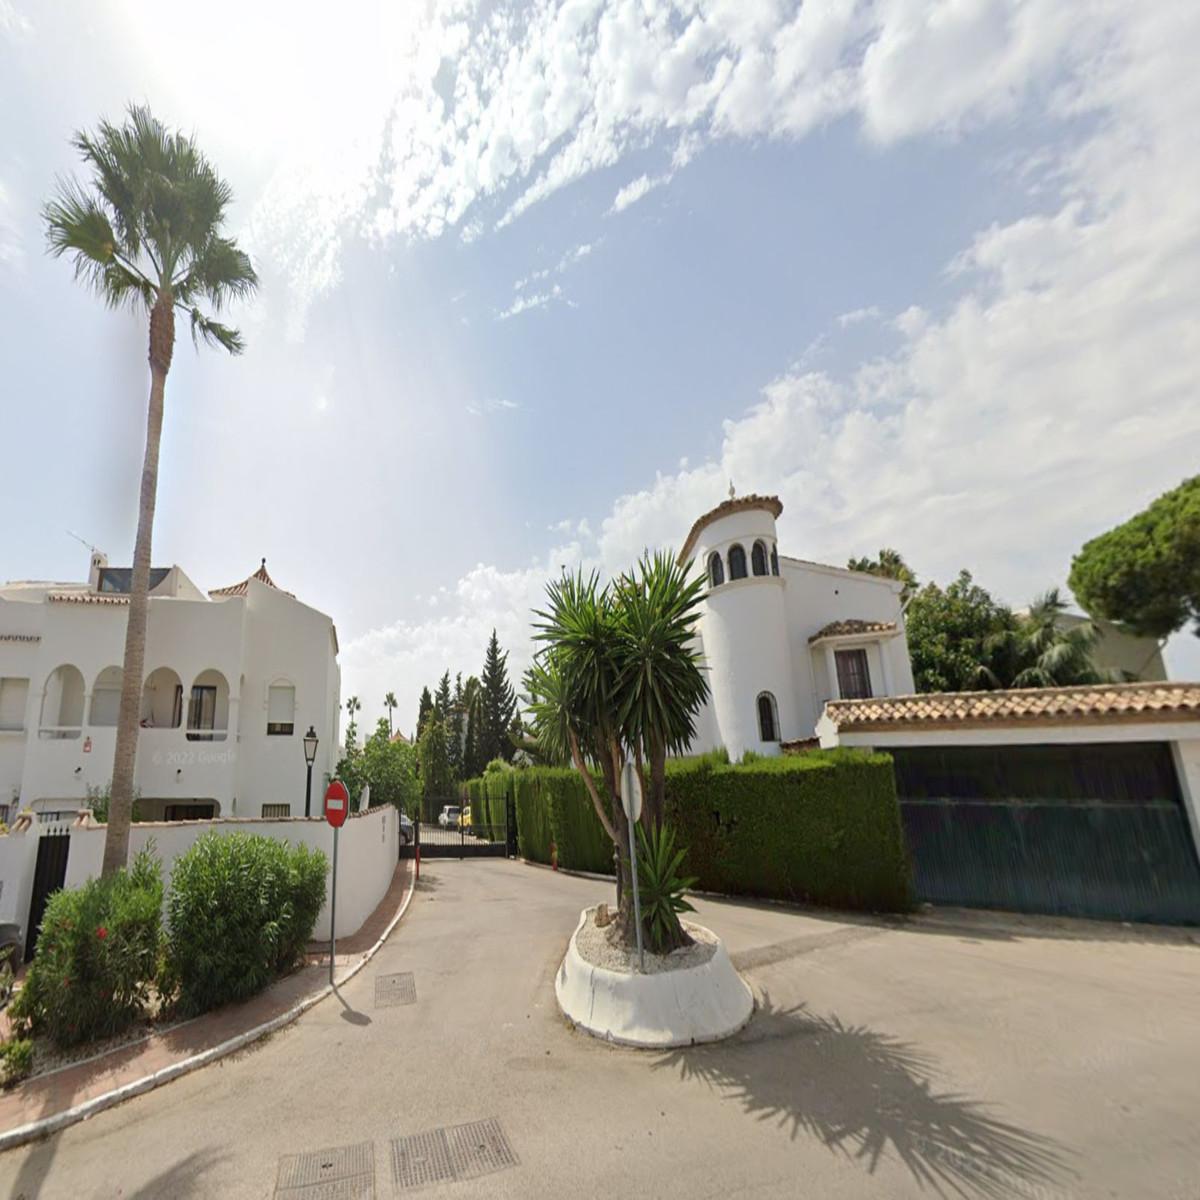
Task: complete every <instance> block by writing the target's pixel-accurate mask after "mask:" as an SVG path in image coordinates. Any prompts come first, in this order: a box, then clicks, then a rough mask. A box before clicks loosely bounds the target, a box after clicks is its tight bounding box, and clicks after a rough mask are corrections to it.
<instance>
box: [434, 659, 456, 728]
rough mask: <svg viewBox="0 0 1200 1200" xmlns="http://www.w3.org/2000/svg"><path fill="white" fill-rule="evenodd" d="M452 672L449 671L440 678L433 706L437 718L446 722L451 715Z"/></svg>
mask: <svg viewBox="0 0 1200 1200" xmlns="http://www.w3.org/2000/svg"><path fill="white" fill-rule="evenodd" d="M451 703H452V701H451V698H450V672H449V671H447V672H446V673H445V674H444V675H443V676H442V677H441V679H439V680H438V686H437V691H436V692H434V694H433V708H434V711H435V712H436V713H437V719H438V720H439V721H441V722H443V723H444V722H446V721H447V720H448V719H449V717H450V705H451Z"/></svg>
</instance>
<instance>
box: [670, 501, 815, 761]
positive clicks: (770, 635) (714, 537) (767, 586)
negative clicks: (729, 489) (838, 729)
mask: <svg viewBox="0 0 1200 1200" xmlns="http://www.w3.org/2000/svg"><path fill="white" fill-rule="evenodd" d="M782 511H783V504H782V503H781V502H780V500H779V497H778V496H753V495H751V496H737V497H734V496H732V495H731V496H730V498H729V499H728V500H726V501H725V502H724V503H722V504H718V505H717V507H716V508H714V509H712V510H711V511H710V512H707V513H705V514H704V516H702V517H701V518H700V519H699V520H698V521H697V522H696V523H695V524H694V525H693V526H692V528H691V532H690V533H689V534H688V536H687V539H686V541H685V542H684V544H683V549H682V551H681V552H680V558H681V559H682V560H683V561H685V562H686V561H687V560H688V559H689V558H691V559H694V560H695V564H696V566H697V567H698V568H701V569H703V570H704V572H705V573H706V575H707V577H708V593H707V595H706V597H705V600H704V602H703V604H702V606H701V614H700V622H699V628H700V637H701V639H702V641H703V646H704V659H705V663H706V665H707V667H708V683H709V688H710V690H711V692H712V709H713V716H714V717H715V724H716V731H717V734H718V736H719V738H720V740H721V742H722V743H723V744H724V746H725V748H726V749H727V750H728V751H729V756H730V758H731V759H732V760H734V761H737V760H738V759H740V758H741V757H742V755H743V754H744V753H745V752H746V751H747V750H754V751H755V752H757V753H759V754H778V753H779V752H780V751H779V743H780V741H781V740H787V739H788V738H793V737H796V736H797V735H798V714H797V707H796V690H795V686H796V685H795V674H794V672H793V669H792V649H791V641H790V639H789V637H788V626H787V604H786V592H785V588H786V584H785V583H784V580H783V576H782V575H781V574H780V572H779V551H778V548H777V545H776V533H775V521H776V519H777V518H778V516H779V514H780V513H781V512H782Z"/></svg>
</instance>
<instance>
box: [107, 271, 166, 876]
mask: <svg viewBox="0 0 1200 1200" xmlns="http://www.w3.org/2000/svg"><path fill="white" fill-rule="evenodd" d="M174 348H175V311H174V308H173V305H172V300H171V296H170V295H169V294H168V293H163V294H160V295H159V298H158V300H157V301H156V303H155V305H154V307H153V308H152V309H151V310H150V403H149V408H148V411H147V415H146V454H145V458H144V459H143V461H142V488H141V495H140V498H139V503H138V525H137V539H136V541H135V542H134V546H133V579H132V581H131V583H130V588H129V620H128V622H127V624H126V626H125V661H124V664H123V666H122V675H121V708H120V712H119V713H118V716H117V748H116V752H115V754H114V755H113V773H112V790H111V795H110V799H109V806H108V830H107V832H106V834H105V837H104V862H103V866H102V867H101V872H100V873H101V875H102V876H108V875H112V874H114V873H115V872H117V871H119V870H120V869H121V868H122V867H124V866H125V865H126V863H127V862H128V860H129V823H130V820H131V818H132V816H133V776H134V767H135V765H136V762H137V742H138V727H139V720H140V716H141V708H142V683H143V681H144V677H145V672H146V624H147V618H148V617H149V615H150V554H151V546H152V542H153V539H154V504H155V500H156V498H157V493H158V448H159V442H160V441H161V439H162V423H163V395H164V392H165V389H166V383H167V372H168V371H169V370H170V369H171V355H172V352H173V350H174Z"/></svg>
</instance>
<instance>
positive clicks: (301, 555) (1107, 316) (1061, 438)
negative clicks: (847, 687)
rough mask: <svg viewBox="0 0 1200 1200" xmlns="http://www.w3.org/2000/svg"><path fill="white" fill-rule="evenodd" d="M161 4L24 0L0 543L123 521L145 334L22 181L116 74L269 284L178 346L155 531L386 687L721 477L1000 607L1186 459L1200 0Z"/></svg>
mask: <svg viewBox="0 0 1200 1200" xmlns="http://www.w3.org/2000/svg"><path fill="white" fill-rule="evenodd" d="M158 8H159V9H160V10H162V11H154V12H151V11H147V10H145V9H144V8H143V6H138V5H134V4H132V3H130V4H121V3H116V4H112V5H109V6H105V7H104V9H103V10H100V9H99V8H98V7H96V6H90V5H82V4H69V3H67V4H62V5H54V6H43V5H32V4H24V3H22V2H21V0H0V111H2V112H3V113H4V114H5V116H4V118H3V121H4V137H3V139H2V140H0V320H2V321H3V328H4V329H5V333H6V338H5V345H6V351H7V352H6V354H5V382H4V387H3V393H4V401H3V404H4V413H3V415H4V428H5V432H6V435H7V436H6V438H5V443H6V445H7V446H8V447H10V453H9V455H8V456H7V462H6V469H5V472H4V474H3V478H2V481H0V502H2V503H3V504H4V506H5V511H6V512H8V513H10V514H17V515H19V519H16V520H10V521H9V522H6V527H5V535H4V537H3V539H2V540H0V576H4V577H9V578H12V577H16V578H28V577H55V578H77V577H78V576H79V575H80V573H81V571H82V570H83V566H84V564H85V561H86V559H85V554H86V552H85V551H84V550H83V548H82V547H80V546H79V545H78V544H77V543H75V542H73V541H72V540H71V539H70V538H69V537H68V536H67V535H66V533H65V530H67V529H71V530H74V531H76V532H78V533H79V534H81V535H82V536H84V537H85V538H86V539H88V540H89V541H91V542H94V543H95V544H97V545H99V546H101V547H103V548H105V549H106V550H107V551H108V553H109V555H110V557H111V558H112V559H113V561H125V560H126V559H128V557H129V555H130V551H131V546H132V538H133V521H134V516H135V513H134V506H133V499H134V496H135V495H136V486H137V473H138V469H139V465H140V459H141V452H142V437H143V421H144V410H145V393H146V367H145V328H144V322H143V321H141V320H138V319H135V318H134V317H131V316H130V315H127V314H113V313H109V312H106V311H105V310H103V309H102V308H101V307H100V306H99V304H98V303H97V301H96V300H95V299H94V298H92V297H91V296H89V295H87V294H85V293H84V292H83V291H82V290H81V289H80V288H79V287H78V286H76V285H75V284H74V282H73V281H72V279H71V274H70V270H69V268H68V266H67V265H66V264H65V263H62V262H54V261H53V260H50V259H48V258H47V257H46V256H45V255H44V253H43V251H42V234H41V230H40V227H39V223H38V209H39V206H40V204H41V203H42V201H43V200H44V199H45V197H46V196H47V194H48V193H49V192H50V190H51V188H52V185H53V180H54V177H55V175H56V174H61V173H65V172H70V171H72V170H73V169H74V161H73V157H72V152H71V150H70V147H69V145H68V138H69V136H70V134H71V132H72V131H73V130H75V129H77V128H79V127H86V126H90V125H93V124H94V123H95V121H96V120H97V119H98V118H99V117H100V116H101V115H107V116H111V117H115V116H118V115H119V114H120V112H121V109H122V107H123V106H124V105H125V104H126V103H127V102H128V101H131V100H135V101H147V102H149V103H150V104H151V106H152V107H153V109H154V111H155V112H156V113H157V114H158V115H159V116H160V117H161V118H162V119H164V120H165V121H167V122H169V123H172V124H177V125H180V126H182V127H184V128H186V129H188V130H191V131H193V132H194V133H195V134H196V136H197V138H198V139H199V141H200V143H201V145H202V146H203V147H204V149H205V150H206V151H207V152H208V153H209V155H210V156H211V157H212V158H213V159H214V161H215V162H216V163H217V164H218V165H219V167H220V169H221V171H222V172H223V174H224V175H225V176H226V178H228V180H229V181H230V182H231V184H232V185H233V187H234V189H235V191H236V193H237V197H238V200H237V203H236V205H235V208H234V211H233V214H232V226H233V229H234V231H235V233H236V234H237V236H238V237H239V238H240V239H241V240H242V241H243V242H244V244H245V245H246V246H247V247H248V248H249V249H250V250H251V252H252V254H253V256H254V259H255V263H256V265H257V266H258V268H259V271H260V274H261V276H262V283H263V286H262V288H261V291H260V294H259V296H258V297H257V298H256V300H255V301H254V302H253V303H251V304H249V305H247V306H246V307H245V308H243V309H242V310H240V311H239V312H237V313H236V314H235V316H236V318H237V320H238V322H239V324H240V325H241V327H242V328H243V330H244V332H245V334H246V337H247V341H248V349H247V352H246V354H245V355H244V356H243V357H242V358H240V359H235V360H230V359H228V358H222V357H218V355H217V354H216V353H214V352H211V351H204V352H201V353H200V354H197V353H196V352H195V351H194V350H193V348H192V346H191V344H190V341H189V340H188V339H187V338H186V335H185V336H183V337H181V340H180V343H179V346H178V348H177V352H176V358H175V364H174V367H173V369H172V373H171V377H170V380H169V383H168V400H167V420H166V432H165V434H164V442H163V458H162V473H161V476H160V491H159V509H158V520H157V524H156V533H155V545H156V551H155V558H156V560H157V561H160V562H168V561H171V562H179V563H180V564H181V565H183V566H184V567H185V568H186V569H187V570H188V571H189V572H190V573H191V574H192V575H193V576H194V577H195V578H196V579H197V581H198V582H200V583H201V584H203V585H204V586H208V587H212V586H219V585H221V584H225V583H229V582H232V581H234V580H236V579H238V578H241V577H243V576H244V575H246V574H247V573H248V572H249V571H250V570H252V569H253V568H254V567H255V566H256V565H257V563H258V560H259V558H260V557H262V556H264V555H265V556H266V557H267V560H268V565H269V567H270V570H271V571H272V573H273V574H274V575H275V577H276V579H277V580H278V581H279V582H280V583H281V584H282V585H283V586H285V587H287V588H289V589H290V590H294V591H295V592H297V593H298V594H299V595H300V596H301V597H302V598H303V599H305V600H307V601H309V602H311V603H313V604H315V605H316V606H318V607H320V608H322V609H324V610H325V611H328V612H329V613H331V614H332V615H333V617H334V619H335V620H336V622H337V624H338V628H339V632H340V634H341V639H342V646H343V656H342V657H343V671H344V682H345V688H344V690H345V692H346V694H350V693H351V692H358V693H360V694H361V695H362V697H363V699H364V703H365V706H366V709H367V713H368V714H369V715H371V716H374V715H377V714H378V712H379V711H380V709H381V703H380V702H381V700H382V695H383V692H384V691H385V690H387V689H388V688H392V689H394V690H395V691H396V692H397V694H398V695H399V696H400V698H401V701H402V708H401V712H400V716H401V719H402V720H403V721H405V722H408V723H411V721H412V719H413V718H414V716H415V703H416V695H417V693H418V692H419V689H420V686H421V684H422V683H424V682H426V681H429V682H431V683H432V682H433V681H434V680H435V678H436V676H437V675H438V674H440V672H441V669H442V668H443V667H450V668H451V669H452V670H463V671H464V672H467V671H471V670H475V669H477V668H478V665H479V661H480V659H481V655H482V649H483V645H484V642H485V641H486V638H487V635H488V633H489V632H490V630H491V628H492V626H493V625H496V626H497V627H498V628H499V629H500V634H501V639H502V641H504V642H505V643H506V644H507V645H509V646H510V647H511V649H512V653H513V658H514V665H517V666H519V665H520V663H521V662H522V661H523V660H524V659H525V657H526V656H527V653H528V633H527V631H528V612H529V608H530V606H531V605H532V604H533V603H535V602H536V601H537V599H538V597H539V595H540V593H541V590H542V588H543V586H544V582H545V579H546V576H547V573H550V572H557V570H558V567H559V566H560V565H561V564H576V563H582V564H585V565H595V566H598V567H600V568H601V569H603V570H614V569H619V568H620V567H622V566H624V565H625V564H626V563H627V562H628V561H629V560H630V559H631V558H633V557H634V556H635V555H636V554H637V553H638V551H639V550H640V548H641V547H643V546H646V545H668V544H677V543H678V541H679V540H680V539H681V538H682V536H683V534H684V533H685V532H686V530H687V527H688V526H689V525H690V523H691V521H692V520H693V519H694V517H695V516H696V515H698V513H699V512H701V511H703V510H704V509H705V508H707V507H710V506H711V505H712V504H714V503H716V502H717V501H718V500H720V499H721V498H722V497H723V495H724V494H725V490H726V488H727V487H728V481H729V479H730V478H732V479H733V480H734V482H735V484H736V485H737V487H738V488H739V490H741V491H751V490H755V491H772V492H778V493H779V494H780V495H781V496H782V497H783V500H784V504H785V511H784V516H783V518H782V519H781V522H780V532H781V539H782V542H783V547H784V549H785V551H786V552H790V553H793V554H796V555H799V556H802V557H810V558H818V559H823V560H827V561H831V562H842V561H844V560H845V559H846V558H847V557H848V556H849V555H851V554H860V553H868V552H873V551H874V550H876V549H878V548H879V546H881V545H894V546H896V547H898V548H899V549H901V550H902V551H903V552H904V553H905V555H906V556H907V557H908V558H909V559H910V561H911V562H912V563H913V565H914V566H915V567H916V569H917V571H918V573H919V574H920V576H921V577H922V578H933V579H938V580H946V579H949V578H950V577H952V576H953V574H954V573H955V572H956V571H957V569H958V568H959V567H960V566H967V567H970V568H971V569H972V570H973V571H974V572H975V575H976V577H977V578H978V579H979V580H980V581H981V582H982V583H984V584H985V585H986V586H988V587H989V588H991V589H992V590H993V591H994V592H995V593H997V594H998V595H1000V596H1001V597H1003V598H1004V599H1006V600H1008V601H1009V602H1011V603H1014V604H1022V603H1025V602H1027V601H1028V600H1029V599H1030V598H1031V597H1032V596H1033V595H1034V594H1035V593H1036V592H1037V591H1039V590H1041V589H1043V588H1045V587H1048V586H1051V585H1053V584H1062V583H1064V582H1065V579H1066V574H1067V570H1068V568H1069V561H1070V556H1071V555H1072V553H1074V552H1075V551H1076V550H1077V549H1078V547H1079V545H1080V544H1081V543H1082V542H1083V541H1084V540H1086V538H1087V537H1089V536H1092V535H1094V534H1095V533H1098V532H1100V531H1102V530H1103V529H1105V528H1107V527H1109V526H1110V525H1111V524H1113V523H1115V522H1116V521H1118V520H1121V519H1123V518H1124V517H1125V516H1127V515H1129V514H1130V513H1132V512H1133V511H1135V510H1136V509H1137V508H1139V507H1141V506H1143V505H1144V504H1145V503H1147V502H1148V501H1149V500H1150V499H1152V498H1153V497H1154V496H1155V495H1157V494H1158V493H1160V492H1161V491H1163V490H1165V489H1166V488H1168V487H1171V486H1174V484H1176V483H1177V482H1179V480H1180V479H1182V478H1183V477H1185V476H1186V475H1189V474H1193V473H1195V471H1196V469H1197V467H1196V462H1197V454H1196V449H1197V446H1198V445H1200V436H1198V435H1200V406H1197V405H1196V404H1195V395H1196V383H1197V379H1196V373H1197V367H1196V364H1197V362H1200V354H1198V353H1197V351H1198V350H1200V345H1198V343H1200V326H1198V318H1197V312H1200V307H1198V305H1197V301H1198V300H1200V296H1198V295H1197V293H1198V292H1200V250H1198V248H1197V243H1196V238H1195V228H1196V219H1197V216H1198V215H1200V214H1198V212H1197V201H1196V196H1197V195H1200V147H1198V145H1197V133H1196V130H1197V129H1198V128H1200V84H1198V83H1197V81H1196V79H1195V78H1194V75H1195V72H1194V71H1193V70H1192V64H1193V63H1194V61H1195V57H1196V53H1197V51H1200V18H1198V17H1197V15H1196V14H1195V13H1194V12H1193V11H1192V6H1185V5H1151V6H1131V5H1128V4H1122V3H1117V2H1115V0H1114V2H1112V3H1105V2H1101V0H1094V2H1093V0H1088V2H1086V3H1081V4H1078V5H1070V6H1064V5H1062V4H1061V3H1058V2H1056V0H1025V2H1020V0H938V2H930V0H877V2H875V3H859V2H854V0H830V2H829V3H822V4H817V3H815V2H813V3H810V4H809V5H807V6H805V7H804V8H803V9H801V8H799V7H797V6H796V5H792V4H785V3H776V2H773V0H729V2H720V0H712V2H703V3H702V2H700V0H677V2H676V3H674V4H668V3H660V2H658V0H645V2H644V3H642V2H640V0H639V2H638V3H632V2H628V0H625V2H611V3H604V2H603V0H572V2H571V3H567V4H550V3H536V4H528V5H508V4H481V3H472V2H461V3H449V4H443V5H438V4H433V3H430V4H424V5H417V4H412V5H399V6H393V5H385V6H378V7H376V6H369V5H353V4H351V5H346V6H339V8H338V9H337V15H336V20H335V19H334V17H333V16H332V15H331V10H328V9H327V8H323V7H313V8H312V9H305V7H304V6H297V5H287V6H278V7H273V6H270V5H263V6H251V7H250V8H247V6H245V5H240V6H235V5H232V4H231V5H224V4H221V3H217V4H214V5H211V6H206V8H205V13H204V17H203V19H202V20H199V21H198V20H197V19H196V16H195V14H194V13H188V12H185V11H184V10H183V9H178V10H177V6H173V5H163V6H158ZM176 10H177V11H176ZM1143 10H1145V11H1143ZM13 447H16V448H18V449H17V453H13V452H12V449H11V448H13ZM1170 657H1171V663H1172V667H1173V670H1174V672H1175V673H1176V674H1177V675H1188V676H1192V677H1195V676H1197V675H1198V674H1200V653H1198V649H1197V641H1196V639H1195V638H1193V637H1191V636H1190V635H1186V636H1181V637H1180V638H1178V639H1177V640H1176V644H1175V645H1173V646H1172V647H1171V651H1170Z"/></svg>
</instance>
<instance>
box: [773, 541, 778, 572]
mask: <svg viewBox="0 0 1200 1200" xmlns="http://www.w3.org/2000/svg"><path fill="white" fill-rule="evenodd" d="M771 574H772V575H778V574H779V549H778V547H776V546H772V547H771Z"/></svg>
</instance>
